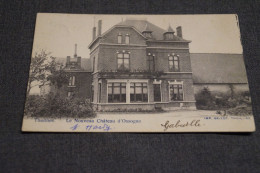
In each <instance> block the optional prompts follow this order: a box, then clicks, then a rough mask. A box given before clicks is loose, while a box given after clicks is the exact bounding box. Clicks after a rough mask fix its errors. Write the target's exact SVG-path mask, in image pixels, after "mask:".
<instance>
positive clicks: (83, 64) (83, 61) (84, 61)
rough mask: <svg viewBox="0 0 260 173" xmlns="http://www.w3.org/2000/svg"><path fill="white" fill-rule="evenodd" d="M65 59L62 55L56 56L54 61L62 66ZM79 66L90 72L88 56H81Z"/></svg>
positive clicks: (64, 63)
mask: <svg viewBox="0 0 260 173" xmlns="http://www.w3.org/2000/svg"><path fill="white" fill-rule="evenodd" d="M66 61H67V59H66V58H63V57H57V58H56V62H58V63H61V64H63V65H64V66H65V65H66ZM81 68H82V70H84V71H86V72H92V67H91V61H90V59H89V58H81Z"/></svg>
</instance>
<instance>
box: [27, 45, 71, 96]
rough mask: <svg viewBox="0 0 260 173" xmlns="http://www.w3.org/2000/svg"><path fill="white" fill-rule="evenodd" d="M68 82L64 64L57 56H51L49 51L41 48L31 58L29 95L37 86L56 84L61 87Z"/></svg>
mask: <svg viewBox="0 0 260 173" xmlns="http://www.w3.org/2000/svg"><path fill="white" fill-rule="evenodd" d="M66 82H68V76H67V74H66V73H65V71H64V68H63V65H62V64H60V63H57V62H56V61H55V58H54V57H52V56H50V53H47V52H46V51H45V50H41V52H39V53H38V52H36V54H35V56H34V57H32V60H31V66H30V76H29V80H28V87H27V95H29V93H30V91H31V89H32V88H33V87H35V86H39V87H40V86H44V85H47V84H54V85H55V86H57V87H58V88H60V87H61V86H62V84H63V83H66Z"/></svg>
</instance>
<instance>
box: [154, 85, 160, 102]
mask: <svg viewBox="0 0 260 173" xmlns="http://www.w3.org/2000/svg"><path fill="white" fill-rule="evenodd" d="M153 93H154V102H161V84H153Z"/></svg>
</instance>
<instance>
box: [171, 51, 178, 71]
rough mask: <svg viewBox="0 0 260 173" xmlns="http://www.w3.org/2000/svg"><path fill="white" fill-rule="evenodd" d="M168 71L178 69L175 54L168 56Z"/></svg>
mask: <svg viewBox="0 0 260 173" xmlns="http://www.w3.org/2000/svg"><path fill="white" fill-rule="evenodd" d="M169 71H170V72H177V71H180V67H179V57H178V56H176V55H174V56H169Z"/></svg>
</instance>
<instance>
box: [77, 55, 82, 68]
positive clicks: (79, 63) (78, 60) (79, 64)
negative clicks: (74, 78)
mask: <svg viewBox="0 0 260 173" xmlns="http://www.w3.org/2000/svg"><path fill="white" fill-rule="evenodd" d="M77 63H78V66H79V67H80V68H81V57H80V56H78V57H77Z"/></svg>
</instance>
